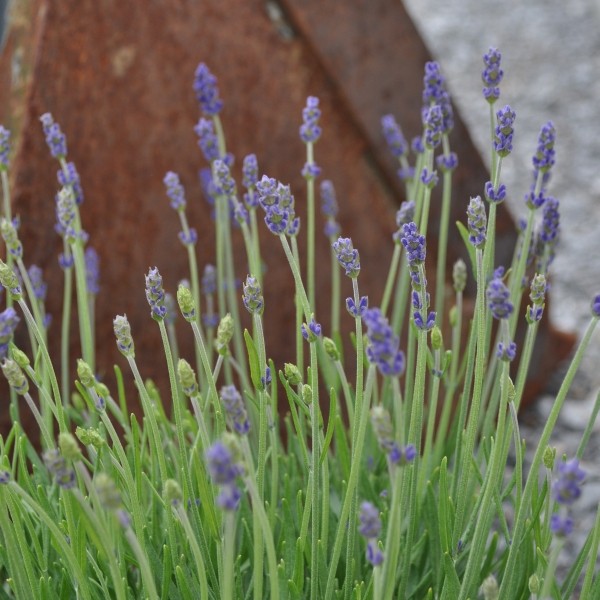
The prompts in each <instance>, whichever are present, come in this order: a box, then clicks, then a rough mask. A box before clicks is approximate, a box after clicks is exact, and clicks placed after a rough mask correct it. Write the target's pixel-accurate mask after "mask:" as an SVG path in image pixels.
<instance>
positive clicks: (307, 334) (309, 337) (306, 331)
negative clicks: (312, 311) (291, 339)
mask: <svg viewBox="0 0 600 600" xmlns="http://www.w3.org/2000/svg"><path fill="white" fill-rule="evenodd" d="M300 331H301V333H302V337H303V338H304V339H305V340H306V341H307V342H311V343H312V342H316V341H317V339H318V338H320V337H321V325H320V324H319V323H317V322H316V321H315V317H314V315H311V319H310V323H308V324H306V323H302V325H301V326H300Z"/></svg>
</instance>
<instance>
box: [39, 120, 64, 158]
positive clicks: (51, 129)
mask: <svg viewBox="0 0 600 600" xmlns="http://www.w3.org/2000/svg"><path fill="white" fill-rule="evenodd" d="M40 121H41V122H42V128H43V130H44V135H45V136H46V144H48V148H49V149H50V153H51V154H52V156H54V158H64V157H65V156H66V155H67V138H66V137H65V134H64V133H63V132H62V131H61V129H60V125H59V124H58V123H55V122H54V119H53V118H52V115H51V114H50V113H45V114H43V115H42V116H41V117H40Z"/></svg>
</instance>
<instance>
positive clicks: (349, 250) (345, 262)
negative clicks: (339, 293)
mask: <svg viewBox="0 0 600 600" xmlns="http://www.w3.org/2000/svg"><path fill="white" fill-rule="evenodd" d="M332 248H333V251H334V252H335V257H336V258H337V260H338V262H339V263H340V266H341V267H342V268H343V269H344V270H345V272H346V275H348V277H350V278H351V279H356V278H357V277H358V274H359V273H360V256H359V254H358V250H356V249H355V248H354V246H353V245H352V240H351V239H350V238H342V237H341V238H338V240H337V241H336V242H334V243H333V244H332Z"/></svg>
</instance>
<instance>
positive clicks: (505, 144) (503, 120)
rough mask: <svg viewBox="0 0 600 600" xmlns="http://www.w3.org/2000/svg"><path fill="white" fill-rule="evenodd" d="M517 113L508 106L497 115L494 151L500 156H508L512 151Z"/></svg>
mask: <svg viewBox="0 0 600 600" xmlns="http://www.w3.org/2000/svg"><path fill="white" fill-rule="evenodd" d="M516 116H517V115H516V113H515V111H514V110H513V109H512V108H511V107H510V106H509V105H508V104H507V105H506V106H505V107H504V108H501V109H500V110H499V111H498V112H497V113H496V118H497V121H498V124H497V125H496V130H495V133H494V150H495V151H496V153H497V154H498V156H508V155H509V154H510V152H511V150H512V140H513V135H514V128H513V125H514V123H515V118H516Z"/></svg>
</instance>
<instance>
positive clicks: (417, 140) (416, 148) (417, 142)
mask: <svg viewBox="0 0 600 600" xmlns="http://www.w3.org/2000/svg"><path fill="white" fill-rule="evenodd" d="M410 148H411V150H412V151H413V152H414V153H415V154H423V152H425V145H424V144H423V138H422V137H421V136H420V135H417V136H415V137H414V138H413V139H412V140H411V143H410Z"/></svg>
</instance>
